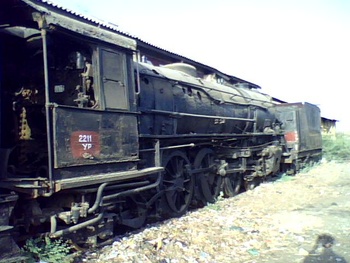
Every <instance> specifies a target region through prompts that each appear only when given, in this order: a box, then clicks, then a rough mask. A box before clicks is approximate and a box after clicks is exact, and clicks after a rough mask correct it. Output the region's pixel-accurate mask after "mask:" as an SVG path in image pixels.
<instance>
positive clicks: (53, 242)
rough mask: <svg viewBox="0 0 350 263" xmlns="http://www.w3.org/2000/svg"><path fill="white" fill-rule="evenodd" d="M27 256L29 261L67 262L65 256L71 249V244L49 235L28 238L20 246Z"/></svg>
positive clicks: (30, 262)
mask: <svg viewBox="0 0 350 263" xmlns="http://www.w3.org/2000/svg"><path fill="white" fill-rule="evenodd" d="M22 250H23V252H24V253H25V254H26V256H28V258H29V260H28V262H29V263H32V262H49V263H69V262H70V260H69V258H68V257H67V256H68V254H69V253H70V251H71V246H70V245H69V244H68V242H67V241H64V240H63V239H51V238H49V237H44V238H41V237H39V238H35V239H28V240H27V241H26V244H25V245H24V246H23V248H22Z"/></svg>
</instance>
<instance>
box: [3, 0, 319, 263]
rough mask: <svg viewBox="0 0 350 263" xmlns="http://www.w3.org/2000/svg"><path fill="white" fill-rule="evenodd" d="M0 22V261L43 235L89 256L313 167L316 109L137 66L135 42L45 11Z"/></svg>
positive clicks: (15, 4)
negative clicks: (119, 239) (127, 236)
mask: <svg viewBox="0 0 350 263" xmlns="http://www.w3.org/2000/svg"><path fill="white" fill-rule="evenodd" d="M0 20H1V21H0V125H1V126H0V156H1V158H0V211H1V215H2V216H1V218H0V255H2V256H0V258H1V257H3V258H5V257H9V256H10V255H11V254H12V253H13V251H16V249H17V246H16V243H15V241H16V242H19V241H21V240H24V239H26V238H28V237H30V236H32V235H38V234H47V235H49V236H51V237H54V238H55V237H61V236H64V237H67V238H71V239H73V240H74V241H75V242H77V243H84V244H96V243H97V242H99V241H103V240H106V239H108V238H110V237H112V236H113V235H114V233H115V230H116V228H118V226H119V225H124V226H129V227H133V228H137V227H140V226H142V225H143V224H144V223H145V221H146V220H149V219H158V218H160V217H164V216H180V215H182V214H184V213H185V212H186V211H187V210H188V209H189V207H190V206H192V205H205V204H206V203H208V202H209V203H210V202H215V200H216V199H217V197H218V196H219V194H220V193H221V192H222V193H223V194H224V196H226V197H232V196H235V195H236V194H237V193H239V191H240V190H241V188H242V187H244V188H245V189H251V188H253V187H255V186H257V185H258V184H259V183H260V182H261V181H262V180H264V179H265V178H266V177H268V176H273V175H276V174H277V173H279V172H281V171H287V172H290V173H294V172H296V171H297V170H299V169H300V168H301V167H302V165H303V164H304V163H305V162H306V161H309V160H314V161H316V160H318V159H320V158H321V152H322V142H321V132H320V126H321V124H320V110H319V108H318V107H317V106H315V105H312V104H309V103H291V104H289V103H282V104H277V103H275V102H274V101H273V99H272V98H271V97H270V96H268V95H266V94H263V93H261V92H259V91H258V90H255V89H252V88H250V87H248V86H247V85H246V83H236V84H235V85H223V84H219V83H217V82H215V81H210V80H206V79H205V78H203V77H200V76H199V75H198V72H197V70H196V68H195V67H193V66H191V65H188V64H185V63H173V64H169V65H165V66H161V67H159V66H153V65H150V64H147V63H141V62H138V60H137V59H135V58H136V57H137V53H138V52H137V42H136V40H135V39H133V38H130V37H128V36H126V35H123V34H121V33H118V32H116V31H115V30H112V29H111V28H109V27H108V26H103V25H98V26H97V25H96V23H95V22H93V21H90V20H84V19H81V17H77V16H75V15H74V14H73V13H69V12H67V11H65V10H64V9H61V8H59V7H57V6H54V5H52V4H50V3H47V2H46V1H41V0H4V1H2V2H1V8H0ZM4 244H6V245H4Z"/></svg>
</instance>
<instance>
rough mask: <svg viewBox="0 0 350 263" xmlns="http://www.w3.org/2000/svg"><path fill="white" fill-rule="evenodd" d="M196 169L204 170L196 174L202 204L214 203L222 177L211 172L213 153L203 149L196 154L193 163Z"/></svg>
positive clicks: (219, 189)
mask: <svg viewBox="0 0 350 263" xmlns="http://www.w3.org/2000/svg"><path fill="white" fill-rule="evenodd" d="M194 166H195V168H196V169H206V170H205V171H204V172H203V173H199V174H198V182H199V185H200V192H201V195H202V198H203V199H204V200H203V201H204V202H209V203H214V202H215V201H216V199H217V197H218V196H219V194H220V191H221V184H222V177H221V176H220V175H218V174H216V173H215V172H214V170H213V166H214V152H213V151H212V150H211V149H209V148H205V149H202V150H200V151H199V152H198V154H197V156H196V159H195V161H194Z"/></svg>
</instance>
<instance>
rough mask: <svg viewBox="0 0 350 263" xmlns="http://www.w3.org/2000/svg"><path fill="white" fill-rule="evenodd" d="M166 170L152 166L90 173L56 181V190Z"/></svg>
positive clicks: (117, 180)
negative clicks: (104, 172)
mask: <svg viewBox="0 0 350 263" xmlns="http://www.w3.org/2000/svg"><path fill="white" fill-rule="evenodd" d="M163 170H164V168H163V167H151V168H146V169H142V170H133V171H127V172H118V173H106V174H98V175H89V176H81V177H75V178H69V179H63V180H57V181H55V192H58V191H60V190H64V189H70V188H75V187H82V186H87V185H94V184H101V183H108V182H114V183H116V182H120V181H124V180H128V179H134V178H138V177H143V176H146V175H150V174H155V173H159V172H162V171H163Z"/></svg>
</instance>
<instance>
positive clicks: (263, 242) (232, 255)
mask: <svg viewBox="0 0 350 263" xmlns="http://www.w3.org/2000/svg"><path fill="white" fill-rule="evenodd" d="M328 236H330V237H331V238H333V239H334V240H333V241H332V242H329V243H331V244H328V245H325V244H323V243H322V242H323V241H322V240H323V239H324V237H328ZM327 260H328V261H327ZM82 261H83V262H96V263H100V262H123V263H124V262H145V263H147V262H152V263H154V262H159V263H182V262H191V263H197V262H198V263H204V262H208V263H209V262H210V263H212V262H213V263H214V262H247V263H248V262H251V263H253V262H269V263H273V262H276V263H277V262H278V263H280V262H304V263H311V262H339V263H342V262H343V263H345V262H350V163H334V162H329V163H328V162H323V163H321V164H320V165H318V166H316V167H314V168H312V169H311V170H310V171H309V172H302V173H300V174H298V175H296V176H293V177H288V176H283V177H282V178H281V179H279V180H276V181H273V182H267V183H263V184H261V185H260V186H259V187H257V188H256V189H254V190H252V191H248V192H245V193H242V194H240V195H238V196H236V197H234V198H230V199H219V200H218V202H216V203H215V204H209V205H207V206H206V207H204V208H202V209H198V210H196V211H191V212H189V213H187V214H186V215H185V216H183V217H181V218H173V219H169V220H167V221H164V222H160V223H156V224H152V225H149V226H147V227H146V228H144V229H140V230H138V231H135V232H134V233H131V234H128V235H125V236H121V237H117V238H116V239H115V242H114V243H113V244H112V245H110V246H106V247H104V248H102V249H100V250H96V251H90V252H88V253H86V254H85V255H84V258H83V259H82Z"/></svg>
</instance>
